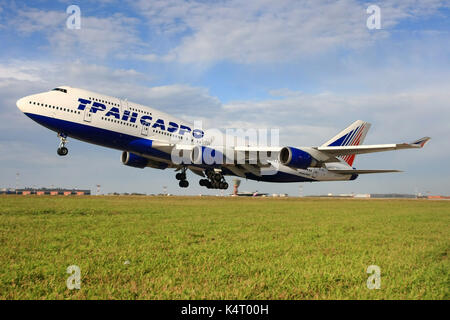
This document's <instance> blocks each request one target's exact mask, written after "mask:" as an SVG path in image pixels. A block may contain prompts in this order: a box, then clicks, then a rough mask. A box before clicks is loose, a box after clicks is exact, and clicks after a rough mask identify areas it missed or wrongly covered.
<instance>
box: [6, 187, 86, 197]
mask: <svg viewBox="0 0 450 320" xmlns="http://www.w3.org/2000/svg"><path fill="white" fill-rule="evenodd" d="M0 194H8V195H10V194H19V195H24V196H27V195H38V196H44V195H50V196H57V195H64V196H69V195H75V196H89V195H91V190H79V189H61V188H56V189H55V188H51V189H47V188H40V189H36V188H24V189H1V190H0Z"/></svg>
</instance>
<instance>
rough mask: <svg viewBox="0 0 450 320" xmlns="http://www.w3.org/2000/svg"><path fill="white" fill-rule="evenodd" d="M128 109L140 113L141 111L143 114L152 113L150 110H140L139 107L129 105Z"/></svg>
mask: <svg viewBox="0 0 450 320" xmlns="http://www.w3.org/2000/svg"><path fill="white" fill-rule="evenodd" d="M130 110H131V111H136V112H140V113H143V114H148V115H150V116H151V115H152V113H151V112H148V111H144V110H140V109H136V108H133V107H130Z"/></svg>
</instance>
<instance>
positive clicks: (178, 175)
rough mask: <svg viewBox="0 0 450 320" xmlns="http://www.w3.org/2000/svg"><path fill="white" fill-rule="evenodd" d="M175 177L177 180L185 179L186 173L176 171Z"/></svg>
mask: <svg viewBox="0 0 450 320" xmlns="http://www.w3.org/2000/svg"><path fill="white" fill-rule="evenodd" d="M175 178H176V179H177V180H186V174H185V173H183V172H178V173H177V174H176V175H175Z"/></svg>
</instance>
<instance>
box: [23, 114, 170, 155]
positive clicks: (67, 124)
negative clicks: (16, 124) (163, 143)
mask: <svg viewBox="0 0 450 320" xmlns="http://www.w3.org/2000/svg"><path fill="white" fill-rule="evenodd" d="M25 114H26V115H27V116H28V117H30V118H31V119H32V120H34V121H36V122H37V123H39V124H40V125H42V126H44V127H46V128H48V129H50V130H53V131H56V132H58V133H64V134H65V135H67V136H69V137H72V138H75V139H78V140H81V141H85V142H89V143H93V144H97V145H100V146H104V147H108V148H112V149H117V150H121V151H125V150H126V151H129V152H133V153H138V154H145V155H149V156H154V157H158V158H160V159H165V160H170V158H171V155H170V154H167V153H165V152H162V151H159V150H156V149H154V148H152V140H150V139H144V138H138V137H135V136H131V135H128V134H125V133H120V132H115V131H112V130H107V129H102V128H98V127H94V126H89V125H85V124H81V123H77V122H72V121H66V120H61V119H57V118H51V117H46V116H42V115H38V114H33V113H25Z"/></svg>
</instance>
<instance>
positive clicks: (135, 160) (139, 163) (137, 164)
mask: <svg viewBox="0 0 450 320" xmlns="http://www.w3.org/2000/svg"><path fill="white" fill-rule="evenodd" d="M122 163H123V164H124V165H126V166H130V167H134V168H140V169H143V168H145V167H150V168H155V169H162V170H164V169H166V168H167V167H168V166H169V164H168V163H166V162H159V161H155V160H150V159H147V158H144V157H141V156H139V155H137V154H134V153H131V152H126V151H124V152H122Z"/></svg>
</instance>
